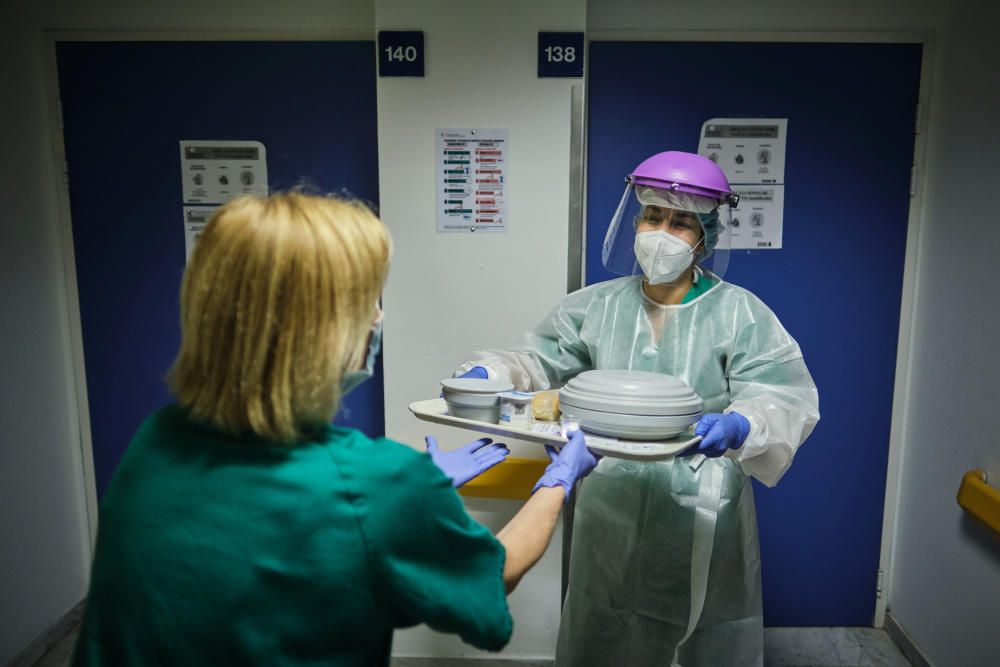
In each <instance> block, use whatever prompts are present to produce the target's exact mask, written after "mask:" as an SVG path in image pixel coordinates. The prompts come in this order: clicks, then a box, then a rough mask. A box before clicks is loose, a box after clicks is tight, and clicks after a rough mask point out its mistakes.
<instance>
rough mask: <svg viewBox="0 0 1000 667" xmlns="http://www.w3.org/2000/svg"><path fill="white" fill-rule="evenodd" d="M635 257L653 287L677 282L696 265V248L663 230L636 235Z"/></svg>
mask: <svg viewBox="0 0 1000 667" xmlns="http://www.w3.org/2000/svg"><path fill="white" fill-rule="evenodd" d="M635 257H636V259H637V260H639V266H641V267H642V272H643V273H644V274H646V280H648V281H649V284H651V285H662V284H664V283H670V282H673V281H675V280H677V279H678V278H679V277H680V275H681V274H682V273H684V271H685V270H686V269H687V268H688V267H689V266H691V265H692V264H693V263H694V248H693V247H692V246H691V244H689V243H688V242H686V241H684V240H683V239H679V238H677V237H676V236H674V235H673V234H671V233H669V232H665V231H663V230H662V229H660V230H657V231H655V232H639V233H638V234H636V235H635Z"/></svg>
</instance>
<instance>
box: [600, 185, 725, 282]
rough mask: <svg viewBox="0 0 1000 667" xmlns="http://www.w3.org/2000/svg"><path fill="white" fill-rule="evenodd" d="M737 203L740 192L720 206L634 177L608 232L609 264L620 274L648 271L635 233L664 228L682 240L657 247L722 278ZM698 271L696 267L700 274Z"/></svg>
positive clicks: (606, 253)
mask: <svg viewBox="0 0 1000 667" xmlns="http://www.w3.org/2000/svg"><path fill="white" fill-rule="evenodd" d="M737 203H738V198H736V197H733V198H731V199H729V200H726V201H724V202H723V203H722V205H720V203H719V201H718V200H716V199H713V198H711V197H706V196H704V195H697V194H692V193H688V192H683V191H679V190H675V189H667V188H658V187H653V186H648V185H637V184H634V183H632V182H631V180H629V181H628V183H627V184H626V186H625V192H624V194H623V195H622V198H621V201H620V202H619V204H618V208H617V210H616V211H615V214H614V216H613V217H612V218H611V224H610V225H609V226H608V233H607V235H605V237H604V246H603V248H602V253H601V256H602V260H603V263H604V267H605V268H606V269H607V270H608V271H611V272H612V273H616V274H618V275H621V276H633V275H641V274H643V273H644V271H643V267H642V265H641V264H640V261H639V258H638V257H637V256H636V250H637V247H636V234H637V233H640V232H648V231H656V232H659V231H663V232H667V233H668V234H670V235H672V236H673V237H676V238H677V239H680V240H681V241H683V243H676V242H673V239H670V241H671V243H669V244H658V246H659V247H660V249H659V250H657V252H659V253H661V254H662V253H665V252H666V253H671V252H673V253H678V254H687V255H688V256H689V257H691V261H690V262H689V264H694V265H696V266H699V267H701V268H702V269H704V270H708V271H710V272H712V273H713V274H715V275H716V276H718V277H719V278H722V277H724V276H725V273H726V269H727V268H728V266H729V246H730V243H729V230H730V229H731V223H732V213H731V211H732V208H735V205H736V204H737ZM645 245H646V247H647V248H648V247H649V244H645ZM665 259H671V258H665ZM677 260H678V261H681V262H684V261H686V259H684V258H677ZM674 263H676V262H674ZM698 275H699V273H698V271H697V270H696V271H695V278H697V277H698Z"/></svg>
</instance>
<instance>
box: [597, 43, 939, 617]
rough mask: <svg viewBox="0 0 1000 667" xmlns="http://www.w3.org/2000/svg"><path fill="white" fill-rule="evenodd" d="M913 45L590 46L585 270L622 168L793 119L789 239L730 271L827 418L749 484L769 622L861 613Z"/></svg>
mask: <svg viewBox="0 0 1000 667" xmlns="http://www.w3.org/2000/svg"><path fill="white" fill-rule="evenodd" d="M920 59H921V47H920V46H919V45H914V44H793V43H787V44H752V43H739V44H736V43H680V42H676V43H664V42H658V43H622V42H594V43H591V45H590V61H589V68H590V70H589V79H588V86H589V96H590V97H589V111H588V113H589V121H588V122H589V129H588V146H589V148H588V183H587V186H588V218H587V260H586V261H587V282H588V283H594V282H599V281H603V280H607V279H609V278H612V277H615V276H612V275H611V274H609V273H608V272H606V271H605V270H604V267H603V266H602V265H601V244H602V242H603V239H604V233H605V230H606V229H607V225H608V221H609V220H610V218H611V215H612V213H613V212H614V210H615V207H616V205H617V204H618V199H619V198H620V197H621V193H622V187H623V180H624V177H625V175H626V174H628V173H629V171H630V170H631V169H632V168H633V167H635V166H636V165H637V164H638V163H639V162H640V161H641V160H642V159H643V158H645V157H647V156H649V155H651V154H653V153H655V152H659V151H664V150H683V151H691V152H695V151H697V148H698V137H699V132H700V131H701V127H702V123H704V122H705V121H706V120H708V119H710V118H717V117H721V118H753V117H757V118H787V119H788V145H787V154H786V165H785V210H784V247H783V248H782V249H781V250H771V251H733V253H732V255H731V258H730V264H729V270H728V272H727V274H726V280H728V281H730V282H733V283H735V284H737V285H741V286H743V287H746V288H748V289H750V290H751V291H753V292H754V293H755V294H757V295H758V296H759V297H761V298H762V299H763V300H764V302H765V303H767V304H768V305H769V306H770V307H771V308H772V309H773V310H774V311H775V313H777V315H778V317H779V318H780V319H781V321H782V323H783V324H784V325H785V327H786V328H787V329H788V330H789V331H790V332H791V334H792V335H793V336H794V337H795V338H796V339H797V340H798V342H799V344H800V345H801V346H802V350H803V353H804V355H805V359H806V362H807V364H808V365H809V369H810V371H811V372H812V374H813V377H814V379H815V380H816V384H817V385H818V387H819V395H820V412H821V414H822V421H821V422H820V424H819V426H818V427H817V429H816V431H815V432H814V433H813V435H812V437H811V438H810V439H809V441H808V442H807V443H806V444H805V445H804V446H803V447H802V449H801V450H800V451H799V453H798V455H797V456H796V459H795V463H794V465H793V466H792V468H791V469H790V470H789V472H788V473H787V474H786V476H785V478H784V479H783V480H782V481H781V483H780V484H779V485H778V486H777V487H776V488H774V489H767V488H764V487H763V486H761V485H759V484H758V485H757V488H756V489H755V492H756V498H757V508H758V513H759V523H760V535H761V559H762V570H763V585H764V619H765V623H766V624H768V625H772V626H785V625H787V626H850V625H854V626H862V625H870V624H871V622H872V619H873V615H874V608H875V590H876V583H877V576H878V565H879V549H880V544H881V534H882V533H881V531H882V512H883V505H884V499H885V477H886V467H887V460H888V446H889V425H890V415H891V409H892V397H893V379H894V375H895V360H896V346H897V339H898V335H899V312H900V298H901V291H902V284H903V258H904V252H905V245H906V232H907V216H908V211H909V206H910V197H909V191H910V169H911V165H912V161H913V146H914V126H915V115H916V106H917V94H918V87H919V79H920Z"/></svg>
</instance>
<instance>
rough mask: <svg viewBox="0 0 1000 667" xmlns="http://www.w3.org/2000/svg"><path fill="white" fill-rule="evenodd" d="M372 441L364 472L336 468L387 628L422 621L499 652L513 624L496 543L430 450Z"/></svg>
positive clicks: (501, 556)
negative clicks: (350, 495)
mask: <svg viewBox="0 0 1000 667" xmlns="http://www.w3.org/2000/svg"><path fill="white" fill-rule="evenodd" d="M374 444H375V446H374V447H373V448H372V452H373V454H372V456H371V457H370V458H369V459H368V460H367V461H366V462H365V469H364V470H358V471H355V474H352V472H351V471H349V470H344V468H343V467H342V466H341V470H342V471H343V473H344V474H345V477H347V478H351V477H353V479H348V480H346V481H348V484H349V485H355V486H357V487H358V488H359V491H360V493H358V494H357V495H356V499H357V500H356V502H355V507H356V510H357V512H358V517H359V521H360V524H361V532H362V534H363V536H364V539H365V541H366V545H365V546H366V549H367V551H368V557H369V559H370V561H371V565H372V570H373V572H374V573H375V576H376V581H375V582H373V583H374V585H375V588H376V590H378V591H379V592H380V595H381V596H384V597H383V602H384V603H386V604H387V605H388V606H389V609H390V610H391V616H392V620H393V624H394V626H395V627H407V626H411V625H415V624H417V623H426V624H427V625H428V626H430V627H431V628H433V629H435V630H437V631H439V632H446V633H454V634H457V635H459V636H460V637H461V638H462V640H463V641H465V642H466V643H468V644H471V645H473V646H475V647H477V648H481V649H485V650H489V651H499V650H500V649H501V648H503V647H504V646H505V645H506V644H507V642H508V641H509V640H510V635H511V631H512V629H513V621H512V619H511V616H510V611H509V610H508V608H507V594H506V589H505V587H504V583H503V566H504V557H505V551H504V547H503V545H502V544H500V542H499V541H498V540H497V539H496V538H495V537H494V536H493V535H492V533H490V531H489V530H488V529H487V528H485V527H484V526H482V525H481V524H479V523H478V522H476V521H475V520H474V519H473V518H472V517H470V516H469V514H468V513H467V512H466V511H465V507H464V505H463V504H462V501H461V499H460V498H459V496H458V494H457V493H456V492H455V490H454V489H453V488H452V485H451V481H450V480H449V479H448V478H447V477H445V476H444V474H443V473H441V471H440V470H439V469H438V468H437V466H435V465H434V464H433V463H432V462H431V459H430V457H429V456H427V455H426V454H424V453H421V452H417V451H414V450H413V449H410V448H409V447H406V446H405V445H400V444H399V443H395V442H393V441H391V440H385V439H381V440H376V441H375V443H374Z"/></svg>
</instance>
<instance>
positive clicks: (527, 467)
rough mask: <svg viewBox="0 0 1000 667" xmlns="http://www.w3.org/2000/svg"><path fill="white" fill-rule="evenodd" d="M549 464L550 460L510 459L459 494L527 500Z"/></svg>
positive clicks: (466, 485)
mask: <svg viewBox="0 0 1000 667" xmlns="http://www.w3.org/2000/svg"><path fill="white" fill-rule="evenodd" d="M548 464H549V460H548V459H528V458H518V457H510V458H508V459H507V460H506V461H504V462H503V463H501V464H500V465H497V466H493V467H492V468H490V469H489V470H487V471H486V472H484V473H483V474H482V475H480V476H479V477H477V478H475V479H474V480H472V481H470V482H467V483H466V484H465V485H464V486H462V487H461V488H459V489H458V492H459V493H460V494H462V495H463V496H468V497H473V498H505V499H507V500H527V499H528V498H530V497H531V489H532V488H533V487H534V486H535V482H537V481H538V478H539V477H541V476H542V472H543V471H544V470H545V466H547V465H548Z"/></svg>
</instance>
